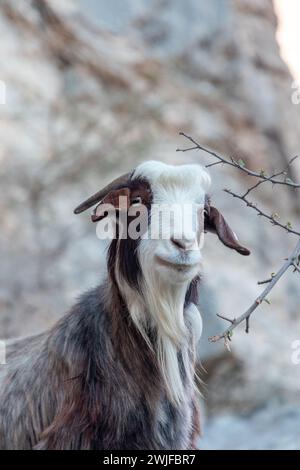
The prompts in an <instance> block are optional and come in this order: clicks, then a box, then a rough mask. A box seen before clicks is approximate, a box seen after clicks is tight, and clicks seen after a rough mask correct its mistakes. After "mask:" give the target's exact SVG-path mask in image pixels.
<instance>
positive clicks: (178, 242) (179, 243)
mask: <svg viewBox="0 0 300 470" xmlns="http://www.w3.org/2000/svg"><path fill="white" fill-rule="evenodd" d="M171 242H172V243H173V244H174V245H175V246H176V247H177V248H180V249H181V250H190V249H191V248H192V247H193V245H194V241H193V240H184V239H183V240H182V239H180V238H174V237H172V238H171Z"/></svg>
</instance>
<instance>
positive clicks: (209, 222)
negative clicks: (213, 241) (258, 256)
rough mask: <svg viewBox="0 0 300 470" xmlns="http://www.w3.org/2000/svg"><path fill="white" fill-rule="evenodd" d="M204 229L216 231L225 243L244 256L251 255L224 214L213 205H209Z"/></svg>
mask: <svg viewBox="0 0 300 470" xmlns="http://www.w3.org/2000/svg"><path fill="white" fill-rule="evenodd" d="M204 230H205V231H208V232H213V233H216V234H217V235H218V237H219V239H220V240H221V242H222V243H224V245H226V246H228V247H229V248H232V249H233V250H236V251H237V252H238V253H240V254H241V255H244V256H248V255H250V251H249V250H248V249H247V248H245V247H243V246H242V245H240V244H239V242H238V238H237V236H236V234H235V233H234V232H233V231H232V230H231V228H230V227H229V225H228V223H227V222H226V220H225V219H224V217H223V216H222V214H221V213H220V212H219V211H218V209H216V208H215V207H213V206H208V208H207V212H206V214H205V222H204Z"/></svg>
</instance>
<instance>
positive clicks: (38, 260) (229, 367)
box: [0, 0, 300, 448]
mask: <svg viewBox="0 0 300 470" xmlns="http://www.w3.org/2000/svg"><path fill="white" fill-rule="evenodd" d="M0 28H1V31H2V35H1V41H0V51H1V58H2V60H1V64H0V80H1V81H2V83H5V88H6V104H0V113H1V122H0V180H1V190H2V191H1V192H2V197H1V200H0V210H1V217H2V221H1V227H2V229H1V233H0V238H1V244H0V256H1V271H0V309H1V317H0V324H1V330H0V331H1V337H3V338H4V337H11V336H16V335H23V334H33V333H35V332H38V331H41V329H44V328H45V327H48V326H50V325H52V324H53V322H54V321H55V320H56V319H57V318H59V317H60V316H61V315H62V314H63V312H64V311H65V310H66V309H67V308H68V306H69V305H70V304H71V302H73V301H74V298H75V296H76V295H77V294H79V293H80V292H81V291H82V290H84V289H85V288H88V287H90V286H91V285H93V284H96V283H97V282H98V281H99V278H100V277H101V276H103V272H104V270H105V255H104V252H103V248H101V246H100V244H99V241H98V240H97V238H96V236H95V228H94V227H93V226H91V225H90V224H89V221H88V217H87V216H86V215H82V216H78V217H75V216H73V214H72V211H73V208H74V207H75V206H76V205H77V204H78V202H80V201H81V199H82V198H84V197H85V196H87V195H89V194H90V193H91V192H93V191H94V190H97V189H98V187H100V186H101V185H102V184H103V183H105V182H107V181H109V180H110V179H111V178H112V177H114V176H116V175H117V174H118V173H120V172H122V171H123V170H124V171H127V170H128V169H129V168H131V167H133V166H134V165H136V164H137V163H138V162H141V161H143V160H145V159H150V158H151V159H152V158H155V159H162V160H165V161H167V162H172V163H176V162H177V163H182V162H184V161H194V162H198V163H203V164H205V163H208V162H211V159H210V158H209V157H208V156H207V155H204V154H201V153H196V152H194V153H193V152H191V153H176V152H175V149H176V147H179V146H182V147H184V146H185V145H186V144H187V142H185V141H184V140H183V139H182V138H179V136H178V132H179V131H186V132H189V133H190V134H191V135H193V136H194V137H195V138H197V139H198V141H199V142H201V143H202V144H203V145H206V146H210V147H211V148H213V149H215V150H217V151H219V152H222V153H223V154H225V155H234V156H238V157H241V158H243V159H244V160H245V161H247V164H248V165H249V166H251V167H253V168H265V169H266V170H269V171H271V170H272V169H274V168H277V169H278V168H281V167H284V166H286V164H287V161H288V160H289V159H290V158H291V157H292V156H294V155H295V154H297V153H299V142H298V136H299V133H300V120H299V116H300V107H299V106H298V107H297V106H296V105H293V104H292V101H291V95H292V91H293V90H292V89H291V84H292V81H293V79H292V77H291V76H290V74H289V72H288V70H287V68H286V66H285V64H284V63H283V62H282V60H281V59H280V56H279V51H278V46H277V44H276V41H275V31H276V17H275V14H274V11H273V7H272V2H271V1H269V0H268V1H265V2H259V1H258V0H251V1H249V0H248V1H246V0H232V1H230V2H228V1H227V0H211V1H210V2H205V1H197V2H196V1H192V0H186V1H185V2H182V1H180V0H157V1H154V0H153V1H145V0H142V1H140V0H127V1H121V0H114V2H109V3H108V2H105V1H104V0H100V1H92V0H88V1H84V2H83V0H82V1H81V2H79V5H77V6H75V3H74V4H73V3H72V2H69V1H64V2H58V1H54V0H51V1H50V0H48V1H46V0H39V1H38V0H32V1H31V2H27V1H26V0H18V1H16V2H11V1H9V0H3V1H2V2H1V5H0ZM211 175H212V178H213V181H214V186H213V190H212V197H213V200H214V203H215V205H217V206H218V207H219V208H221V209H222V210H223V212H224V214H225V215H226V217H227V219H228V220H229V221H230V223H231V225H232V226H233V227H234V228H235V230H236V232H238V234H239V237H240V238H241V240H243V242H244V244H245V245H248V246H249V247H250V248H251V250H252V253H253V254H252V256H251V257H250V258H249V260H248V259H247V261H245V260H244V259H241V258H240V257H239V255H238V254H235V253H232V252H231V251H229V250H226V249H225V248H224V247H223V246H220V245H219V244H218V242H217V240H216V239H215V238H214V237H213V236H212V235H210V236H208V237H207V243H206V276H205V278H204V283H203V289H202V312H203V318H204V325H205V329H204V334H203V341H202V350H201V351H200V355H201V357H202V358H204V359H205V366H206V368H207V370H208V374H205V373H203V374H202V378H203V380H204V382H206V384H207V385H206V389H205V391H204V395H205V397H206V405H207V406H206V410H207V415H208V419H207V436H206V437H205V440H204V444H203V445H204V446H207V447H212V446H213V445H212V442H213V440H214V435H215V433H218V430H219V429H220V430H222V429H223V428H222V426H224V421H217V420H218V419H223V418H220V416H221V415H222V413H225V412H226V416H229V418H228V419H229V420H230V423H231V424H230V426H236V429H239V426H240V425H241V422H242V423H245V421H243V420H244V418H243V417H236V414H237V413H240V414H243V413H248V414H249V413H251V414H252V415H253V416H254V418H253V420H252V421H251V423H252V424H251V426H250V428H249V429H248V432H249V438H248V442H249V446H250V447H252V448H253V447H255V446H256V442H257V440H258V439H259V438H258V434H259V432H260V431H259V426H258V427H257V423H259V422H260V419H263V418H261V416H262V415H261V414H259V413H258V414H257V415H256V409H258V408H261V407H264V406H265V405H266V403H267V402H268V401H269V397H270V395H272V397H274V396H275V398H276V400H277V402H276V406H275V405H274V406H271V408H270V409H268V413H270V416H271V415H272V412H274V413H275V411H276V413H280V411H278V410H280V406H281V404H282V403H287V402H288V403H289V405H286V406H290V407H292V406H294V405H295V404H299V397H298V395H299V393H298V390H299V385H300V380H299V379H298V377H299V370H298V368H299V367H300V366H296V365H293V363H292V361H291V353H292V349H291V343H292V342H293V341H294V340H296V339H299V338H300V321H299V307H298V305H299V301H300V290H299V278H298V279H297V278H296V275H292V274H289V275H287V277H286V278H285V279H284V280H283V281H282V283H281V284H280V285H279V286H278V289H276V290H274V293H272V296H271V301H272V303H271V305H270V306H268V305H267V304H266V305H265V306H262V307H261V308H260V310H259V311H258V312H257V314H256V315H255V316H254V317H253V320H252V322H251V334H250V335H248V336H246V335H244V333H243V331H242V330H240V331H236V332H235V334H234V341H233V355H230V354H229V353H226V352H224V350H223V345H222V344H218V345H215V344H214V345H212V344H208V343H207V337H208V335H209V334H214V333H218V332H220V331H221V330H222V329H223V328H224V325H223V324H220V322H219V320H217V319H216V317H215V313H218V312H219V313H223V314H225V315H226V314H227V315H228V316H230V315H232V316H234V315H239V314H240V313H242V312H243V311H244V310H245V309H246V308H247V307H248V306H249V304H250V303H251V302H252V300H253V299H254V297H255V295H257V293H258V292H260V289H259V288H258V286H257V284H256V282H257V280H258V279H263V278H266V277H268V275H269V274H270V273H271V272H273V271H275V270H276V268H277V267H278V266H279V265H280V263H281V262H282V259H283V258H284V257H285V256H286V255H287V254H288V251H289V249H290V247H291V246H292V245H293V242H294V241H293V239H292V237H287V236H286V234H284V233H281V232H280V229H276V228H274V227H271V226H270V225H268V224H267V222H264V221H262V220H258V219H257V217H256V216H255V214H254V213H252V212H251V210H250V209H245V208H244V207H243V206H242V205H241V204H240V203H239V202H237V201H235V200H231V199H230V196H227V195H225V194H224V193H223V192H222V189H223V187H224V186H227V187H231V188H232V189H236V190H237V191H240V192H242V191H243V189H245V188H246V187H247V186H249V185H250V184H251V181H249V179H246V178H244V177H241V175H240V174H239V173H236V172H234V170H232V171H228V169H227V168H225V167H224V168H223V167H220V166H217V167H213V168H212V169H211ZM291 176H292V177H293V178H295V179H296V178H298V179H300V165H299V163H297V162H296V163H295V165H294V166H293V168H292V173H291ZM224 181H225V183H224ZM257 198H258V200H259V201H260V204H262V205H263V206H264V207H265V208H266V210H268V211H270V212H273V211H276V212H279V213H280V215H281V217H282V220H283V221H286V220H293V219H295V220H296V215H297V210H298V208H297V204H298V201H299V195H298V199H297V198H296V193H290V192H288V191H285V190H284V189H281V190H279V189H278V188H274V190H272V189H271V188H267V185H265V187H264V188H263V189H262V190H261V191H260V192H258V193H257ZM297 367H298V368H297ZM291 409H292V408H291ZM276 416H277V415H276ZM289 416H290V415H289ZM224 419H225V422H226V419H227V418H224ZM251 419H252V418H251ZM284 419H285V418H284ZM288 419H290V418H288ZM291 419H292V418H291ZM293 419H294V420H295V421H294V423H297V424H298V426H299V424H300V419H299V416H298V415H295V416H294V417H293ZM241 420H242V421H241ZM261 422H262V423H264V424H263V425H262V426H266V427H268V426H269V425H270V429H271V428H272V426H271V424H270V423H271V419H270V420H268V419H263V421H261ZM278 422H280V423H281V421H278ZM216 423H217V424H216ZM268 423H269V424H268ZM282 423H283V424H282V426H283V428H284V426H285V424H284V423H285V421H282ZM242 425H244V424H242ZM279 426H280V425H279ZM261 429H262V428H261ZM284 429H285V428H284ZM289 429H290V431H289V432H290V434H291V439H290V441H289V444H288V445H289V446H290V447H293V446H294V447H297V446H299V441H298V442H297V440H296V432H295V440H294V441H293V432H294V430H295V429H296V425H295V426H294V425H291V426H290V427H289ZM204 432H205V427H204ZM270 432H271V430H270ZM257 433H258V434H257ZM254 434H255V437H254ZM209 439H211V441H209ZM240 439H241V437H240V435H239V433H238V432H234V433H232V440H233V442H230V440H229V439H228V440H223V441H221V440H219V439H216V442H218V443H219V444H218V445H219V446H220V447H222V446H223V447H224V446H225V447H230V446H233V447H236V448H239V447H242V446H243V445H244V444H243V442H242V441H241V440H240ZM251 439H253V441H251ZM251 442H252V443H251ZM271 442H273V444H271ZM281 443H282V445H283V446H285V445H286V444H285V443H284V442H283V440H281V434H280V432H276V434H274V440H273V441H272V439H269V438H268V440H266V441H265V444H263V441H260V444H259V446H263V445H265V446H273V447H274V448H278V447H280V446H281ZM214 445H216V444H214Z"/></svg>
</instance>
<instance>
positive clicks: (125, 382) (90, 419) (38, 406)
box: [0, 287, 194, 450]
mask: <svg viewBox="0 0 300 470" xmlns="http://www.w3.org/2000/svg"><path fill="white" fill-rule="evenodd" d="M105 292H107V290H106V289H104V288H103V287H100V288H97V289H94V290H93V291H91V292H88V293H87V294H85V295H84V296H83V298H82V299H81V301H80V302H79V303H78V304H77V305H75V306H74V308H73V309H72V310H71V312H70V313H69V314H68V315H67V316H65V317H64V318H62V319H61V320H60V321H59V322H58V323H57V324H56V325H55V326H54V328H53V329H52V330H50V331H49V332H46V333H44V334H42V335H38V336H33V337H30V338H27V339H23V340H17V341H13V342H11V344H9V345H8V347H7V365H2V366H1V367H0V448H1V449H31V448H37V449H122V450H125V449H184V448H188V447H189V446H190V445H191V438H192V437H191V436H192V427H193V414H194V408H193V407H194V403H193V400H194V396H193V395H194V388H193V375H194V373H193V372H194V371H193V370H192V369H193V357H192V355H193V351H192V348H190V347H189V349H188V347H187V346H186V347H185V348H183V349H182V350H181V351H180V352H179V353H178V354H179V356H180V357H179V364H180V366H181V375H182V381H183V385H184V389H185V401H184V402H182V403H180V404H178V405H174V404H172V403H171V402H170V401H169V399H168V398H167V395H166V392H165V388H164V386H163V380H162V378H161V376H160V371H159V367H158V364H157V359H156V357H155V354H154V352H153V351H151V348H149V347H148V346H147V345H146V344H145V342H144V339H143V338H142V337H141V335H140V333H139V332H138V331H137V329H136V327H135V326H134V324H133V322H132V320H131V318H130V316H129V314H128V312H127V310H126V308H124V306H122V305H121V303H120V304H119V305H114V307H113V308H112V307H111V306H110V309H107V302H106V300H105ZM117 310H119V311H117ZM186 323H187V326H188V327H189V325H188V321H187V322H186ZM191 339H192V338H191ZM152 340H153V342H154V343H155V337H153V338H152ZM190 344H191V343H190ZM189 368H190V369H191V370H188V369H189Z"/></svg>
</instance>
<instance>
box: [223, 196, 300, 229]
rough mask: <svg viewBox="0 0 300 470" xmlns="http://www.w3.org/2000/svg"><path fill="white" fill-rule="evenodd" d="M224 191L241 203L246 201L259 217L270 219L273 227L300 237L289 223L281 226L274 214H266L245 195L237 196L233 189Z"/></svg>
mask: <svg viewBox="0 0 300 470" xmlns="http://www.w3.org/2000/svg"><path fill="white" fill-rule="evenodd" d="M224 191H225V193H228V194H231V196H233V197H236V198H238V199H241V201H244V203H245V204H246V205H247V206H248V207H251V208H252V209H254V210H255V211H256V212H257V213H258V215H260V216H262V217H265V218H266V219H268V220H269V221H270V222H271V223H272V224H273V225H277V226H278V227H281V228H283V229H284V230H286V231H287V232H289V233H293V234H294V235H297V236H298V237H300V232H297V231H296V230H294V229H293V228H292V226H291V224H290V223H289V222H287V224H286V225H283V224H281V223H280V222H278V220H276V218H275V216H274V214H272V215H268V214H266V213H265V212H263V211H262V210H261V209H259V208H258V207H257V205H256V204H254V203H253V202H251V201H249V200H248V199H247V198H246V197H245V195H243V196H240V195H239V194H236V193H234V192H233V191H231V189H224Z"/></svg>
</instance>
